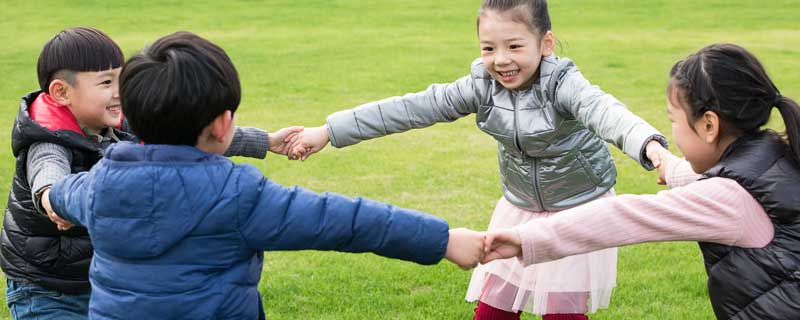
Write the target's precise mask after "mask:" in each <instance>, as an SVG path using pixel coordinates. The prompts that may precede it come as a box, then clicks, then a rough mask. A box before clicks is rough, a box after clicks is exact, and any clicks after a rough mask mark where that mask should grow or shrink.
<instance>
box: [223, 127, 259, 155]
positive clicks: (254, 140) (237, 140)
mask: <svg viewBox="0 0 800 320" xmlns="http://www.w3.org/2000/svg"><path fill="white" fill-rule="evenodd" d="M268 149H269V135H268V134H267V132H266V131H264V130H261V129H258V128H248V127H245V128H240V127H236V132H234V133H233V141H231V145H230V146H229V147H228V150H226V151H225V156H226V157H233V156H241V157H249V158H256V159H264V158H265V157H266V156H267V150H268Z"/></svg>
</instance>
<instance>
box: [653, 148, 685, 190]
mask: <svg viewBox="0 0 800 320" xmlns="http://www.w3.org/2000/svg"><path fill="white" fill-rule="evenodd" d="M675 160H680V159H679V158H678V157H676V156H675V155H673V154H672V153H670V154H665V155H661V165H660V166H658V167H656V169H658V180H656V183H657V184H660V185H666V184H667V178H666V177H667V168H668V167H669V166H670V163H672V162H673V161H675Z"/></svg>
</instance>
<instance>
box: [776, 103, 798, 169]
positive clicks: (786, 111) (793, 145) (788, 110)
mask: <svg viewBox="0 0 800 320" xmlns="http://www.w3.org/2000/svg"><path fill="white" fill-rule="evenodd" d="M775 107H777V108H778V110H780V112H781V117H783V123H784V124H786V138H787V140H788V142H789V148H790V149H791V150H792V157H793V158H794V160H795V161H796V162H797V163H800V106H799V105H798V104H797V102H795V101H794V100H792V99H791V98H789V97H783V96H780V94H779V95H778V99H776V100H775Z"/></svg>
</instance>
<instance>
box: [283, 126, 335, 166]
mask: <svg viewBox="0 0 800 320" xmlns="http://www.w3.org/2000/svg"><path fill="white" fill-rule="evenodd" d="M298 136H299V137H298V138H297V139H296V140H295V141H293V142H292V143H291V146H289V150H290V151H289V159H291V160H297V159H300V160H303V161H305V160H306V159H308V156H310V155H312V154H314V153H317V152H319V151H320V150H322V149H323V148H325V146H327V145H328V142H329V141H330V139H329V137H328V126H327V125H323V126H320V127H314V128H307V129H305V130H303V132H301V133H299V134H298Z"/></svg>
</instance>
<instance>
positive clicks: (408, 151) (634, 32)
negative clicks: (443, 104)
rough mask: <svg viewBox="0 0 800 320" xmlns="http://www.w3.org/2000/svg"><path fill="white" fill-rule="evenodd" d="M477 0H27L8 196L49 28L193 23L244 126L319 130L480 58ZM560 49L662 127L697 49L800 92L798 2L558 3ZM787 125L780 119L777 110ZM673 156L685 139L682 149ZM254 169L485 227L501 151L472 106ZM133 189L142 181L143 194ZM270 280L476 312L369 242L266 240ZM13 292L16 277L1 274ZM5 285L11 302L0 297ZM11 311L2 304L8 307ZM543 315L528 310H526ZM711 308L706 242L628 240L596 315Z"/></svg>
mask: <svg viewBox="0 0 800 320" xmlns="http://www.w3.org/2000/svg"><path fill="white" fill-rule="evenodd" d="M479 4H480V1H477V0H472V1H451V0H448V1H423V0H403V1H397V0H392V1H357V0H348V1H344V0H342V1H322V0H315V1H310V0H300V1H288V0H281V1H277V0H276V1H266V2H263V3H262V2H259V1H226V2H225V3H221V2H219V3H218V2H217V1H194V2H191V3H185V4H184V3H181V2H180V1H164V2H155V1H135V2H133V1H132V2H120V3H119V4H117V3H114V1H112V2H100V1H70V2H65V1H47V2H45V1H27V2H16V3H14V4H11V3H5V4H4V5H3V7H4V10H2V13H0V43H1V44H2V48H3V49H2V50H0V71H2V72H0V75H2V77H1V78H0V141H1V142H2V144H3V145H4V147H2V148H0V194H7V192H8V188H9V185H10V182H11V178H12V174H13V170H14V158H13V156H12V154H11V148H10V147H9V146H10V131H11V130H10V129H11V126H12V122H13V119H14V116H15V114H16V112H17V108H18V104H19V98H20V97H21V96H22V95H24V94H26V93H27V92H29V91H31V90H33V89H35V88H36V87H37V86H38V84H37V80H36V59H37V56H38V54H39V51H40V50H41V47H42V45H43V44H44V43H45V42H46V41H47V40H48V39H50V38H51V37H52V36H53V35H54V34H55V33H56V32H58V31H60V30H62V29H64V28H67V27H71V26H76V25H88V26H94V27H97V28H100V29H102V30H104V31H105V32H107V33H108V34H109V35H111V36H112V37H113V38H114V39H115V40H116V41H117V42H118V43H119V44H120V46H121V47H122V49H123V51H124V52H125V54H126V55H127V56H130V55H131V54H133V53H135V52H136V51H138V50H139V49H141V48H142V47H143V46H144V45H146V44H148V43H151V42H153V41H154V40H155V39H157V38H158V37H160V36H163V35H166V34H168V33H171V32H174V31H177V30H189V31H192V32H195V33H198V34H199V35H201V36H204V37H206V38H208V39H210V40H212V41H214V42H215V43H217V44H219V45H220V46H222V47H223V48H224V49H225V50H226V51H227V53H228V54H229V55H230V57H231V58H232V60H233V62H234V63H235V65H236V66H237V68H238V70H239V72H240V77H241V80H242V88H243V99H242V105H241V106H240V108H239V110H240V111H238V113H237V121H238V124H239V125H242V126H257V127H261V128H264V129H267V130H276V129H279V128H281V127H283V126H287V125H306V126H315V125H320V124H322V123H323V121H324V119H325V117H326V116H327V115H328V114H330V113H331V112H334V111H337V110H340V109H343V108H349V107H353V106H356V105H359V104H362V103H365V102H369V101H372V100H375V99H380V98H385V97H389V96H393V95H400V94H404V93H407V92H416V91H420V90H423V89H425V88H426V87H427V86H428V85H429V84H431V83H437V82H449V81H452V80H455V79H457V78H459V77H461V76H462V75H465V74H466V73H467V72H468V70H469V64H470V62H471V61H472V60H473V59H475V58H476V57H478V55H479V50H478V45H477V40H476V30H475V15H476V12H477V9H478V6H479ZM550 7H551V8H550V10H551V16H552V21H553V28H554V30H553V31H554V32H555V34H556V36H557V38H558V39H559V40H560V43H561V48H560V50H559V51H558V54H559V55H562V56H568V57H570V58H572V59H573V60H575V61H576V63H577V64H578V66H580V68H581V70H582V71H583V73H584V74H585V76H586V77H587V78H588V79H589V80H590V81H592V82H593V83H595V84H598V85H600V86H601V87H602V88H603V89H604V90H606V91H607V92H610V93H613V94H614V95H615V96H616V97H617V98H619V99H620V100H622V101H623V102H625V103H626V104H627V105H628V106H629V108H630V109H631V110H632V111H633V112H635V113H637V114H639V115H640V116H642V117H643V118H645V119H646V120H647V121H649V122H650V123H652V124H653V125H654V126H655V127H657V128H659V129H660V130H662V131H663V132H664V133H665V134H667V135H668V136H669V133H670V125H669V121H668V120H667V117H666V115H665V111H664V110H665V97H664V91H665V85H666V81H667V72H668V70H669V68H670V67H671V66H672V64H673V63H674V62H675V61H676V60H678V59H680V58H682V57H685V56H686V55H688V54H690V53H692V52H694V51H696V50H697V49H699V48H700V47H702V46H704V45H707V44H710V43H715V42H734V43H738V44H741V45H743V46H745V47H746V48H748V49H749V50H751V51H752V52H754V53H755V54H756V55H757V56H758V57H759V58H760V59H761V60H762V62H763V63H764V64H765V65H766V67H767V70H768V71H769V72H770V74H771V75H772V77H773V79H774V81H775V82H776V84H777V85H778V88H780V89H781V91H782V92H783V94H784V95H786V96H790V97H794V98H796V99H797V98H798V97H800V64H799V63H798V62H799V61H800V24H798V21H797V18H798V16H797V12H800V1H796V0H795V1H787V0H775V1H747V0H736V1H732V0H714V1H690V0H674V1H661V0H658V1H656V0H652V1H630V0H627V1H610V0H608V1H600V0H591V1H589V0H582V1H577V0H576V1H556V0H553V1H551V5H550ZM776 119H777V121H773V123H776V125H775V126H776V127H778V128H779V127H780V126H781V125H780V123H781V122H780V120H779V119H780V118H779V117H776ZM673 151H676V150H675V149H674V147H673ZM613 154H614V158H615V160H616V163H617V166H618V168H619V173H620V174H619V179H618V180H619V183H618V184H617V186H616V190H617V192H618V193H634V194H640V193H654V192H656V191H658V190H661V187H659V186H656V185H655V183H654V181H655V179H656V175H655V173H653V172H645V171H644V170H642V169H641V168H640V167H639V166H638V165H637V164H636V163H634V161H632V160H630V159H628V158H627V157H626V156H624V155H622V154H621V153H620V152H619V151H617V150H616V149H614V153H613ZM237 161H241V162H248V163H252V164H255V165H256V166H258V167H259V168H260V169H261V170H262V171H263V172H264V174H266V175H267V176H269V177H270V178H272V179H274V180H275V181H277V182H280V183H283V184H286V185H295V184H296V185H302V186H305V187H307V188H310V189H313V190H315V191H333V192H337V193H342V194H345V195H349V196H356V195H360V196H365V197H369V198H372V199H377V200H381V201H386V202H391V203H394V204H397V205H400V206H404V207H411V208H416V209H420V210H423V211H427V212H431V213H433V214H436V215H439V216H442V217H444V218H446V219H447V220H448V221H449V222H450V224H451V226H452V227H469V228H474V229H481V230H482V229H485V227H486V226H487V224H488V221H489V217H490V215H491V212H492V209H493V207H494V205H495V203H496V201H497V199H498V198H499V197H500V187H499V177H498V171H497V164H496V146H495V143H494V142H493V141H492V139H491V138H490V137H489V136H487V135H485V134H483V133H481V132H480V131H479V130H477V128H476V127H475V124H474V117H467V118H465V119H462V120H460V121H457V122H455V123H451V124H440V125H436V126H434V127H431V128H429V129H426V130H417V131H414V132H408V133H404V134H399V135H395V136H390V137H387V138H385V139H379V140H374V141H368V142H365V143H362V144H360V145H357V146H354V147H351V148H346V149H342V150H335V149H334V148H331V147H329V148H327V149H326V150H324V151H323V152H322V153H319V154H317V155H315V156H314V157H312V158H311V159H310V160H308V161H306V162H289V161H287V160H285V159H284V158H281V157H278V156H275V155H270V156H268V157H267V159H266V160H264V161H252V160H245V159H237ZM134 191H135V190H134ZM265 257H266V258H265V263H264V271H263V274H262V280H261V284H260V286H259V289H260V290H261V292H262V294H263V298H264V306H265V309H266V312H267V316H268V318H271V319H378V318H390V319H471V317H472V310H473V308H474V305H473V304H469V303H466V302H465V301H464V300H463V297H464V294H465V291H466V286H467V283H468V281H469V277H470V274H469V273H468V272H463V271H461V270H460V269H458V268H457V267H456V266H454V265H452V264H449V263H446V262H442V263H440V264H439V265H436V266H429V267H423V266H418V265H415V264H412V263H407V262H400V261H395V260H389V259H385V258H381V257H378V256H375V255H372V254H340V253H327V252H312V251H305V252H268V253H266V255H265ZM2 283H3V285H2V287H4V286H5V282H4V281H3V282H2ZM4 298H5V295H0V300H3V301H5V299H4ZM0 317H8V310H7V308H5V307H2V308H0ZM524 318H525V319H532V318H534V317H531V316H530V315H527V316H525V317H524ZM709 318H713V313H712V311H711V308H710V305H709V302H708V297H707V293H706V290H705V271H704V270H703V267H702V258H701V256H700V252H699V250H698V249H697V245H696V244H695V243H664V244H647V245H639V246H634V247H626V248H621V249H620V254H619V268H618V288H617V290H616V293H615V294H614V296H613V298H612V303H611V307H610V308H609V309H607V310H602V311H600V312H598V313H597V314H595V315H593V316H592V319H709Z"/></svg>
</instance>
